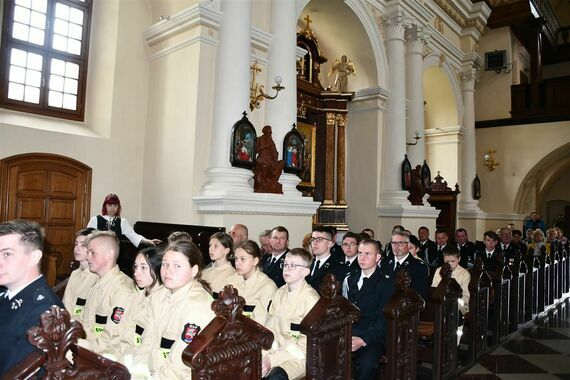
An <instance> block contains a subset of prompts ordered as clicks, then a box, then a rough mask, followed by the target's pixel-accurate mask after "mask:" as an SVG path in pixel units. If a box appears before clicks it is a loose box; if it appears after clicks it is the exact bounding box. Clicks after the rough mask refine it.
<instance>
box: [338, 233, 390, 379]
mask: <svg viewBox="0 0 570 380" xmlns="http://www.w3.org/2000/svg"><path fill="white" fill-rule="evenodd" d="M357 256H358V261H357V262H358V266H359V269H357V270H356V271H354V272H352V273H351V274H350V276H349V277H347V278H346V279H345V280H344V283H343V285H342V293H343V296H344V297H346V298H347V299H348V300H349V301H350V302H352V303H353V304H354V305H356V306H357V307H358V308H359V309H360V318H359V320H358V321H357V322H356V323H354V324H353V325H352V351H353V352H354V370H355V379H357V380H361V379H362V380H364V379H375V378H376V372H377V370H378V358H379V357H380V356H381V355H382V354H383V353H384V350H385V340H386V321H385V319H384V315H383V310H384V305H386V303H388V301H389V300H390V297H391V296H392V293H393V292H394V286H393V282H392V281H389V280H388V279H386V278H385V277H384V276H383V275H382V273H381V271H380V268H378V261H379V260H380V249H379V248H378V244H377V243H376V241H375V240H372V239H365V240H363V241H362V242H361V243H360V245H359V246H358V254H357Z"/></svg>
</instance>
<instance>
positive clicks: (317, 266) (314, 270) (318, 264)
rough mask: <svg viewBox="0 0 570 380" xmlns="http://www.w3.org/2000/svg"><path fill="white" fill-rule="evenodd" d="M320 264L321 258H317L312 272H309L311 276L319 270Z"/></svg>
mask: <svg viewBox="0 0 570 380" xmlns="http://www.w3.org/2000/svg"><path fill="white" fill-rule="evenodd" d="M320 266H321V260H317V261H316V263H315V268H314V269H313V273H311V276H312V275H314V274H315V273H316V272H317V271H318V270H319V267H320Z"/></svg>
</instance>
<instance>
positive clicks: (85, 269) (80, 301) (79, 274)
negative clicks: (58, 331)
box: [63, 228, 98, 319]
mask: <svg viewBox="0 0 570 380" xmlns="http://www.w3.org/2000/svg"><path fill="white" fill-rule="evenodd" d="M94 231H95V229H93V228H84V229H82V230H79V231H78V232H77V234H76V235H75V245H74V248H73V256H74V258H75V261H77V262H78V263H79V268H77V269H76V270H74V271H73V272H71V275H70V276H69V280H68V281H67V285H66V286H65V293H64V294H63V304H64V305H65V308H66V309H67V311H68V312H69V315H71V318H72V319H75V318H78V317H80V316H81V313H82V312H83V307H84V306H85V303H86V297H87V292H88V291H89V288H91V287H92V286H93V284H95V282H96V281H97V278H98V277H97V275H96V274H95V273H93V272H91V271H90V270H89V263H88V262H87V246H86V245H85V240H86V239H87V235H89V234H90V233H92V232H94Z"/></svg>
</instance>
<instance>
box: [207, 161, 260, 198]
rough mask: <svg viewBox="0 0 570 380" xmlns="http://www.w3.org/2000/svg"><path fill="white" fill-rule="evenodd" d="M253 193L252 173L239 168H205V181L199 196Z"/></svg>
mask: <svg viewBox="0 0 570 380" xmlns="http://www.w3.org/2000/svg"><path fill="white" fill-rule="evenodd" d="M244 193H245V194H251V193H253V173H252V172H251V170H247V169H241V168H234V167H228V168H210V169H207V170H206V181H205V183H204V186H203V187H202V190H201V192H200V195H201V196H220V195H226V194H229V195H233V194H244Z"/></svg>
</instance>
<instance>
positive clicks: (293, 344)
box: [263, 281, 319, 380]
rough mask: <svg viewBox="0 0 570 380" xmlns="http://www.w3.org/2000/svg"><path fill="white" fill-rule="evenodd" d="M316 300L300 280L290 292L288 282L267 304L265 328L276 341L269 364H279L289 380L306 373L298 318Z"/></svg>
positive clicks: (264, 353)
mask: <svg viewBox="0 0 570 380" xmlns="http://www.w3.org/2000/svg"><path fill="white" fill-rule="evenodd" d="M318 300H319V294H318V293H317V291H316V290H315V289H313V287H312V286H311V285H309V284H308V283H307V282H306V281H303V283H302V285H301V286H300V287H299V289H296V290H294V291H291V292H290V291H289V288H288V286H287V284H285V285H283V286H282V287H280V288H279V290H277V293H276V294H275V297H274V299H273V302H272V303H271V306H270V307H269V315H268V320H267V328H268V329H269V330H271V331H272V332H273V335H274V336H275V340H274V342H273V347H271V350H269V351H264V352H263V355H264V356H265V355H267V356H269V360H270V362H271V367H281V368H283V370H285V372H287V376H288V377H289V379H290V380H293V379H298V378H301V377H303V376H305V363H306V356H307V337H306V336H305V335H303V334H301V333H300V332H299V327H300V324H301V321H302V320H303V318H305V316H306V315H307V314H308V313H309V311H311V309H312V308H313V306H315V304H316V303H317V301H318Z"/></svg>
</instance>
